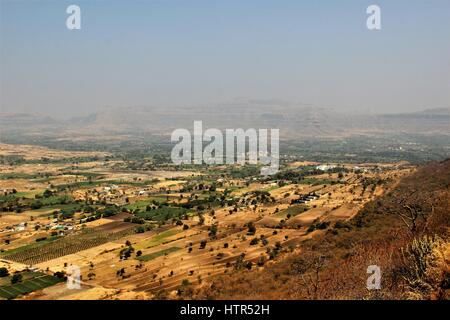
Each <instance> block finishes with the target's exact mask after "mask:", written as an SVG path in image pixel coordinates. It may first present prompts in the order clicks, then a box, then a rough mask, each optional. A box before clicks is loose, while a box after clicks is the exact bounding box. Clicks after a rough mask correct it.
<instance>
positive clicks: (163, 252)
mask: <svg viewBox="0 0 450 320" xmlns="http://www.w3.org/2000/svg"><path fill="white" fill-rule="evenodd" d="M180 249H181V248H179V247H170V248H167V249H163V250H160V251H156V252H153V253H150V254H145V255H143V256H140V257H137V259H138V260H140V261H150V260H153V259H156V258H158V257H161V256H164V255H168V254H170V253H172V252H175V251H178V250H180Z"/></svg>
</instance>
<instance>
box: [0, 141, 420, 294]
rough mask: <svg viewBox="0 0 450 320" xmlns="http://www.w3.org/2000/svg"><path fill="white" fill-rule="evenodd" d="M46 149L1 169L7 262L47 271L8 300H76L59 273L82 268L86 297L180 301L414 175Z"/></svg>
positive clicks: (2, 249) (340, 166)
mask: <svg viewBox="0 0 450 320" xmlns="http://www.w3.org/2000/svg"><path fill="white" fill-rule="evenodd" d="M36 148H37V149H36V150H34V149H33V147H32V146H24V147H22V148H18V149H17V155H20V154H21V153H24V152H25V153H26V152H29V153H30V154H28V155H27V156H26V157H22V158H20V161H15V162H14V161H13V162H8V163H4V164H0V267H3V268H5V269H6V270H8V272H9V274H14V273H15V272H22V273H23V274H24V275H25V274H26V275H29V274H30V272H34V273H36V274H39V275H38V276H34V275H33V277H32V278H30V279H28V278H27V277H25V276H24V277H23V278H22V279H21V282H20V283H19V284H15V285H14V286H12V285H10V284H8V283H7V282H8V279H6V280H5V278H1V279H2V281H3V282H4V286H2V287H1V288H2V289H1V290H0V295H1V296H2V297H4V298H6V299H11V298H15V297H18V296H19V295H20V296H23V297H24V298H27V297H29V298H33V297H35V298H39V299H45V298H55V297H71V298H77V293H76V292H73V291H70V289H68V288H67V287H65V286H63V285H62V284H61V283H59V282H60V279H61V278H55V277H54V275H59V276H61V275H62V276H63V277H67V276H68V275H69V274H68V273H67V272H69V271H68V268H69V267H71V266H77V267H79V268H80V270H81V284H82V289H80V291H79V295H78V297H92V298H104V299H114V298H120V297H125V296H127V297H132V298H137V297H140V298H161V297H169V298H170V297H173V298H176V297H177V296H178V295H180V294H182V293H183V292H185V291H186V290H187V288H192V287H198V288H201V287H202V286H204V285H205V284H206V283H208V281H210V279H214V278H215V277H217V276H220V275H224V274H233V273H236V272H241V271H243V270H253V269H258V270H259V269H261V270H262V269H264V268H265V267H266V266H269V265H271V264H273V263H275V262H276V261H278V260H279V259H281V258H282V257H283V256H284V255H288V254H289V253H293V252H300V251H301V246H302V243H304V242H305V241H308V240H309V239H313V238H315V237H318V236H320V235H321V234H324V233H325V232H326V231H327V229H329V228H330V227H331V226H332V225H333V224H335V223H336V222H338V221H340V222H342V223H345V222H346V221H349V220H350V219H352V218H353V217H354V216H355V215H356V214H357V213H358V211H359V210H360V209H361V208H363V207H364V205H365V204H367V203H368V202H370V201H372V200H374V199H375V198H376V197H379V196H380V195H383V194H385V193H386V192H388V191H389V190H392V188H394V187H395V186H396V184H397V183H398V182H399V181H400V180H401V179H402V177H405V176H408V175H410V174H411V173H412V172H414V171H415V170H416V169H415V167H414V166H412V165H409V164H408V163H390V164H386V163H385V164H380V165H379V164H376V163H374V164H372V165H367V164H365V165H364V164H360V165H357V164H348V163H336V164H330V163H327V164H326V166H325V168H326V169H323V170H322V169H319V168H321V167H320V166H321V165H322V166H323V164H321V163H320V162H299V161H292V162H284V163H283V164H282V167H281V170H280V171H279V172H278V173H277V174H276V175H274V176H272V177H263V176H260V175H259V168H258V167H255V166H238V165H235V166H212V167H197V168H194V167H192V166H187V167H179V166H170V165H168V164H166V163H159V164H158V163H156V162H155V163H153V162H152V160H151V159H149V160H145V161H146V162H145V163H150V164H151V166H152V169H151V170H150V169H144V168H141V166H142V164H141V162H140V161H141V160H139V159H136V160H130V159H127V160H123V159H121V158H120V157H114V156H112V155H111V154H107V153H86V154H85V153H79V154H78V153H76V154H74V157H75V156H76V157H77V158H76V159H75V158H73V157H70V154H68V153H66V152H59V151H57V150H50V149H48V150H46V149H45V148H42V147H36ZM0 151H1V152H0V153H2V154H3V155H4V156H5V157H8V159H10V157H11V155H12V154H13V151H12V147H10V146H4V145H2V149H0ZM37 154H39V155H40V157H37ZM43 159H44V160H43ZM137 167H138V169H136V168H137ZM27 270H28V271H27ZM29 270H33V271H29ZM55 279H58V281H56V280H55ZM3 282H2V283H3ZM11 286H12V287H11ZM56 293H57V294H56Z"/></svg>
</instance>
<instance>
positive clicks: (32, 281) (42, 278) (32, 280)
mask: <svg viewBox="0 0 450 320" xmlns="http://www.w3.org/2000/svg"><path fill="white" fill-rule="evenodd" d="M21 274H22V276H23V279H22V281H20V282H18V283H15V284H7V281H8V280H10V278H11V277H4V278H0V297H2V298H4V299H14V298H16V297H18V296H21V295H25V294H27V293H30V292H33V291H36V290H41V289H44V288H47V287H50V286H53V285H55V284H57V283H60V282H61V281H64V279H60V278H57V277H54V276H50V275H47V274H43V273H37V272H23V273H21Z"/></svg>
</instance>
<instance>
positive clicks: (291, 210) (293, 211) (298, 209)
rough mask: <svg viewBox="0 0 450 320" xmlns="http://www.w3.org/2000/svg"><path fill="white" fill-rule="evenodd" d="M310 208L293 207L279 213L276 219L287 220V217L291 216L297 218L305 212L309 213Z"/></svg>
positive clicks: (303, 206)
mask: <svg viewBox="0 0 450 320" xmlns="http://www.w3.org/2000/svg"><path fill="white" fill-rule="evenodd" d="M308 209H309V208H308V207H307V206H305V205H301V204H300V205H295V206H291V207H289V208H287V209H285V210H281V211H280V212H278V213H277V214H276V215H275V217H277V218H286V217H287V215H288V214H289V215H290V216H291V217H295V216H297V215H299V214H301V213H303V212H305V211H307V210H308Z"/></svg>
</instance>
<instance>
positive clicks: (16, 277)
mask: <svg viewBox="0 0 450 320" xmlns="http://www.w3.org/2000/svg"><path fill="white" fill-rule="evenodd" d="M22 278H23V277H22V275H21V274H19V273H16V274H14V275H13V276H12V278H11V284H15V283H18V282H22Z"/></svg>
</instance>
